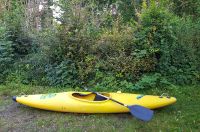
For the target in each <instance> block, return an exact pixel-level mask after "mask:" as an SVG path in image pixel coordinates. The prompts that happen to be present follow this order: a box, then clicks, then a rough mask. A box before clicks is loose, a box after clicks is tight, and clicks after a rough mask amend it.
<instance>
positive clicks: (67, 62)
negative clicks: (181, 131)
mask: <svg viewBox="0 0 200 132" xmlns="http://www.w3.org/2000/svg"><path fill="white" fill-rule="evenodd" d="M53 4H58V5H59V6H60V7H61V10H62V11H63V13H62V16H61V17H60V18H57V21H59V22H60V24H58V23H56V22H55V21H54V20H53V18H52V16H51V15H49V14H51V12H52V10H51V9H50V6H52V5H53ZM48 7H49V8H48V10H47V11H46V12H45V13H44V15H43V16H42V18H41V21H42V28H41V29H40V30H38V29H37V28H34V26H32V25H30V24H27V19H28V17H27V15H26V12H27V8H26V4H25V3H24V1H23V0H20V1H19V0H16V1H15V0H12V1H11V2H10V3H7V1H4V0H1V2H0V9H1V12H0V83H1V84H6V83H11V82H12V83H23V84H31V85H41V86H64V87H73V88H75V87H79V86H83V85H84V86H90V87H94V88H96V89H98V90H119V89H121V90H125V91H131V90H135V89H148V88H153V87H160V88H161V87H166V86H170V85H174V84H175V85H186V84H198V83H199V82H200V52H199V51H200V37H199V36H200V16H199V14H200V1H199V0H187V1H186V0H178V1H177V0H171V1H170V0H159V1H156V0H137V1H133V0H123V1H120V0H70V1H68V2H66V1H65V0H60V1H59V2H57V3H53V2H52V1H51V0H49V1H48ZM33 16H34V15H33ZM49 21H50V22H49Z"/></svg>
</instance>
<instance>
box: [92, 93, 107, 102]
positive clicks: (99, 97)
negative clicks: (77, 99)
mask: <svg viewBox="0 0 200 132" xmlns="http://www.w3.org/2000/svg"><path fill="white" fill-rule="evenodd" d="M103 100H107V99H106V98H104V97H102V96H99V95H97V94H96V96H95V98H94V101H103Z"/></svg>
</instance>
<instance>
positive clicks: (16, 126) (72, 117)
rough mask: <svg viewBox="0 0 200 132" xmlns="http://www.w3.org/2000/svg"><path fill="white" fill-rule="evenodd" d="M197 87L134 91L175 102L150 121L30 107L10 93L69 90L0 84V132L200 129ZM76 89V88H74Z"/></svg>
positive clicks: (159, 110) (124, 116) (159, 111)
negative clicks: (19, 102) (159, 96)
mask: <svg viewBox="0 0 200 132" xmlns="http://www.w3.org/2000/svg"><path fill="white" fill-rule="evenodd" d="M199 87H200V86H185V87H180V86H179V87H178V86H176V87H173V88H168V89H161V88H155V89H150V90H143V91H135V93H142V94H152V95H161V94H162V93H168V94H169V95H170V96H174V97H176V98H177V103H176V104H173V105H171V106H168V107H164V108H162V109H157V110H155V115H154V118H153V119H152V121H150V122H147V123H145V122H142V121H139V120H137V119H135V118H133V117H132V116H131V115H130V114H129V113H125V114H74V113H59V112H51V111H45V110H39V109H34V108H30V107H26V106H23V105H20V104H17V103H15V102H13V101H12V100H11V97H12V96H13V95H21V94H39V93H51V92H63V91H71V90H73V89H69V88H53V87H39V86H37V87H35V86H26V85H18V84H8V85H1V86H0V131H1V132H4V131H5V132H6V131H17V132H18V131H19V132H23V131H57V130H58V131H76V132H78V131H84V132H85V131H95V132H96V131H97V132H98V131H119V132H121V131H126V132H129V131H131V132H132V131H136V132H138V131H139V132H140V131H142V132H144V131H148V132H149V131H185V132H187V131H198V130H200V90H199ZM77 90H79V89H77Z"/></svg>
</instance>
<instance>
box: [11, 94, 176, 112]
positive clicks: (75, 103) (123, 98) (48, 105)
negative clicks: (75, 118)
mask: <svg viewBox="0 0 200 132" xmlns="http://www.w3.org/2000/svg"><path fill="white" fill-rule="evenodd" d="M101 94H103V95H104V96H107V97H110V98H112V99H115V100H117V101H119V102H122V103H124V104H127V105H141V106H144V107H146V108H149V109H155V108H160V107H164V106H167V105H170V104H173V103H175V102H176V98H174V97H167V96H153V95H140V94H130V93H106V92H102V93H101ZM13 100H14V101H16V102H18V103H20V104H24V105H27V106H30V107H34V108H39V109H44V110H51V111H59V112H75V113H121V112H129V109H128V108H127V107H124V106H122V105H120V104H117V103H115V102H113V101H111V100H108V99H106V98H103V97H101V96H98V95H96V94H94V93H91V92H62V93H50V94H37V95H23V96H14V97H13Z"/></svg>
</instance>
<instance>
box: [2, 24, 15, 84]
mask: <svg viewBox="0 0 200 132" xmlns="http://www.w3.org/2000/svg"><path fill="white" fill-rule="evenodd" d="M7 35H8V34H7V32H6V29H5V28H4V27H3V26H0V83H2V82H3V81H5V78H6V76H7V75H8V73H9V72H10V68H11V67H12V63H13V61H14V50H13V47H12V46H13V43H12V41H9V40H8V39H7Z"/></svg>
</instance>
